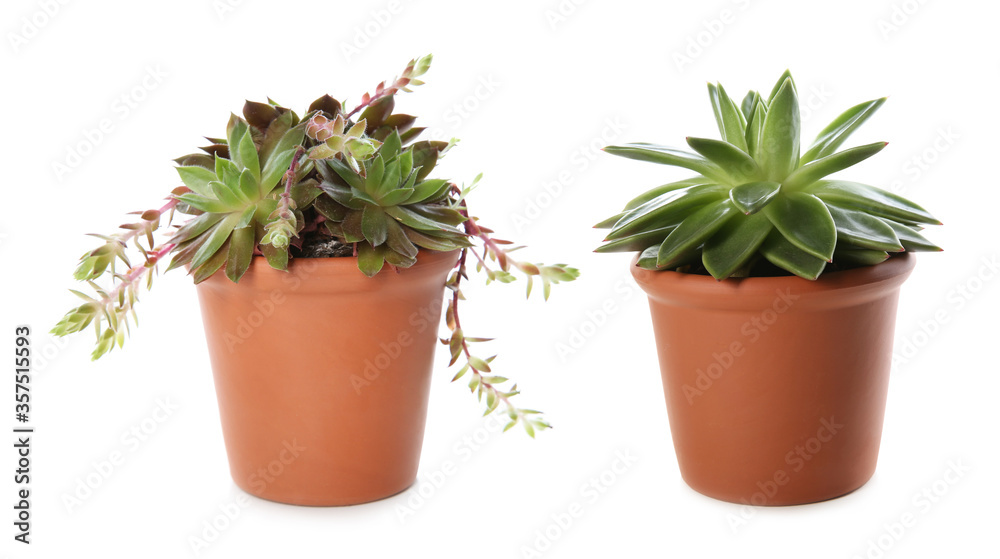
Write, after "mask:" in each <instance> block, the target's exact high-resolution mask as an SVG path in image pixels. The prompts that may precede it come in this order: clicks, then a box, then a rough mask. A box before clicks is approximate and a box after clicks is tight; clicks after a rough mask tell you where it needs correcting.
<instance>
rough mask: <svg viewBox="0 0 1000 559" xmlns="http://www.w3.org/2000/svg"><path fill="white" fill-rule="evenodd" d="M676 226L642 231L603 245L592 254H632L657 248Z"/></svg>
mask: <svg viewBox="0 0 1000 559" xmlns="http://www.w3.org/2000/svg"><path fill="white" fill-rule="evenodd" d="M676 228H677V226H676V225H671V226H669V227H661V228H660V229H653V230H652V231H644V232H642V233H637V234H635V235H632V236H629V237H623V238H621V239H618V240H615V241H610V242H607V243H604V244H603V245H601V246H599V247H597V250H595V251H594V252H632V251H637V250H644V249H645V248H646V247H650V246H659V245H660V244H661V243H662V242H663V241H664V239H666V238H667V236H668V235H670V233H671V232H672V231H673V230H674V229H676Z"/></svg>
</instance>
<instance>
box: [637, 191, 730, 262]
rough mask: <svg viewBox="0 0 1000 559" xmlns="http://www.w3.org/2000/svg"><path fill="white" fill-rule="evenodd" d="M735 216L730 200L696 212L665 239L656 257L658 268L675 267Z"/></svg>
mask: <svg viewBox="0 0 1000 559" xmlns="http://www.w3.org/2000/svg"><path fill="white" fill-rule="evenodd" d="M734 215H736V211H735V208H734V207H733V203H732V202H731V201H729V200H721V201H718V202H715V203H713V204H708V205H706V206H705V207H703V208H701V209H700V210H698V211H696V212H694V213H693V214H691V215H690V216H688V217H687V218H685V219H684V221H682V222H681V224H680V225H679V226H677V228H676V229H674V230H673V231H672V232H671V233H670V235H668V236H667V238H666V239H664V241H663V243H662V244H661V245H660V251H659V252H658V253H657V255H656V266H657V267H659V268H662V267H669V266H672V265H674V263H675V262H676V260H677V259H678V258H679V257H680V256H682V255H683V254H685V253H686V252H688V251H689V250H691V249H693V248H696V247H697V246H698V245H700V244H702V243H704V242H705V241H706V240H707V239H708V238H709V237H711V236H712V235H713V234H714V233H715V232H716V231H718V230H719V228H721V227H722V226H723V225H725V224H726V221H727V220H728V219H730V218H731V217H733V216H734Z"/></svg>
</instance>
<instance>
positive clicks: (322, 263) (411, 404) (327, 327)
mask: <svg viewBox="0 0 1000 559" xmlns="http://www.w3.org/2000/svg"><path fill="white" fill-rule="evenodd" d="M457 260H458V252H457V251H456V252H449V253H433V252H422V253H421V254H420V255H419V257H418V262H417V264H416V265H414V266H413V267H412V268H409V269H401V270H399V272H398V273H396V272H393V271H392V270H389V269H388V268H386V269H383V270H382V272H380V273H379V274H378V275H376V276H375V277H374V278H368V277H365V276H364V275H363V274H362V273H361V272H360V271H359V270H358V263H357V259H355V258H312V259H296V260H294V261H293V262H292V263H291V265H290V266H289V271H288V272H280V271H277V270H273V269H272V268H270V267H269V266H268V264H267V262H266V261H265V260H264V259H263V258H262V257H255V258H254V261H253V263H252V265H251V268H250V270H249V271H248V272H247V274H246V275H245V276H244V277H243V279H242V280H240V282H239V283H238V284H234V283H232V282H231V281H229V280H228V279H227V278H226V277H225V276H224V275H222V274H216V275H214V276H212V277H211V278H210V279H208V280H206V281H205V282H202V283H201V284H199V285H198V298H199V300H200V302H201V311H202V318H203V320H204V324H205V335H206V337H207V339H208V348H209V354H210V355H211V359H212V370H213V372H214V376H215V390H216V393H217V396H218V400H219V414H220V416H221V418H222V432H223V435H224V438H225V441H226V451H227V453H228V456H229V467H230V471H231V473H232V476H233V480H234V481H235V482H236V485H238V486H239V487H240V488H242V489H243V490H244V491H246V492H248V493H250V494H252V495H256V496H258V497H261V498H264V499H269V500H272V501H279V502H282V503H291V504H297V505H317V506H328V505H349V504H357V503H364V502H368V501H374V500H377V499H381V498H384V497H388V496H390V495H393V494H396V493H399V492H400V491H403V490H404V489H406V488H407V487H409V486H410V485H411V484H412V483H413V482H414V480H415V479H416V475H417V463H418V461H419V459H420V446H421V443H422V441H423V434H424V421H425V418H426V415H427V399H428V395H429V388H430V378H431V369H432V365H433V358H434V347H435V345H436V344H437V332H438V324H439V321H440V316H441V306H442V298H443V297H444V284H445V280H446V278H447V275H448V272H449V271H450V270H451V269H452V267H453V266H454V265H455V263H456V262H457Z"/></svg>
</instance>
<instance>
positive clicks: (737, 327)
mask: <svg viewBox="0 0 1000 559" xmlns="http://www.w3.org/2000/svg"><path fill="white" fill-rule="evenodd" d="M914 263H915V260H914V257H913V256H911V255H909V254H901V255H898V256H894V257H892V258H890V259H889V260H888V261H886V262H884V263H882V264H878V265H876V266H870V267H865V268H855V269H852V270H845V271H841V272H833V273H829V274H825V275H823V276H821V277H820V278H819V279H818V280H816V281H808V280H804V279H801V278H798V277H760V278H758V277H754V278H740V279H733V280H726V281H722V282H718V281H716V280H714V279H712V278H711V277H708V276H701V275H695V274H681V273H677V272H653V271H649V270H643V269H641V268H638V267H636V266H635V262H634V261H633V266H632V273H633V276H634V277H635V279H636V281H637V282H638V283H639V285H640V287H642V289H643V290H644V291H645V292H646V293H647V295H648V296H649V305H650V314H651V316H652V321H653V330H654V333H655V334H656V339H657V349H658V355H659V361H660V370H661V376H662V380H663V388H664V395H665V399H666V402H667V413H668V416H669V419H670V430H671V433H672V437H673V442H674V448H675V450H676V452H677V460H678V465H679V467H680V470H681V474H682V477H683V478H684V480H685V482H686V483H687V484H688V485H689V486H691V487H692V488H693V489H694V490H696V491H698V492H699V493H702V494H705V495H707V496H710V497H713V498H716V499H720V500H723V501H727V502H732V503H741V504H746V503H750V504H757V505H796V504H805V503H812V502H818V501H824V500H829V499H833V498H836V497H839V496H843V495H846V494H848V493H850V492H852V491H854V490H856V489H858V488H859V487H861V486H863V485H864V484H865V483H866V482H867V481H868V480H869V479H870V478H871V477H872V475H873V474H874V472H875V465H876V462H877V459H878V450H879V443H880V440H881V434H882V420H883V416H884V413H885V402H886V395H887V392H888V384H889V368H890V364H891V357H892V341H893V330H894V326H895V318H896V303H897V299H898V295H899V287H900V285H902V283H903V281H904V280H905V279H906V278H907V277H908V276H909V274H910V272H911V270H912V269H913V266H914ZM755 496H756V497H755ZM761 496H763V498H762V497H761Z"/></svg>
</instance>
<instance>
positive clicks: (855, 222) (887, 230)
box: [827, 205, 903, 252]
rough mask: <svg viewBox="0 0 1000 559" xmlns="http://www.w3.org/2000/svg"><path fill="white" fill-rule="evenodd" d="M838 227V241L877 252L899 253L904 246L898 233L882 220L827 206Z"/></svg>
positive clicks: (861, 213)
mask: <svg viewBox="0 0 1000 559" xmlns="http://www.w3.org/2000/svg"><path fill="white" fill-rule="evenodd" d="M827 209H828V210H830V215H832V216H833V222H834V223H835V224H836V225H837V240H838V241H840V242H844V243H848V244H851V245H854V246H855V247H858V248H865V249H870V250H875V251H883V252H885V251H888V252H899V251H901V250H903V245H901V244H900V243H899V239H898V238H897V237H896V233H895V232H894V231H893V230H892V227H890V226H889V225H888V224H886V223H885V222H884V221H882V220H881V219H879V218H877V217H874V216H871V215H868V214H866V213H863V212H859V211H855V210H845V209H842V208H838V207H837V206H832V205H831V206H827Z"/></svg>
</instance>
